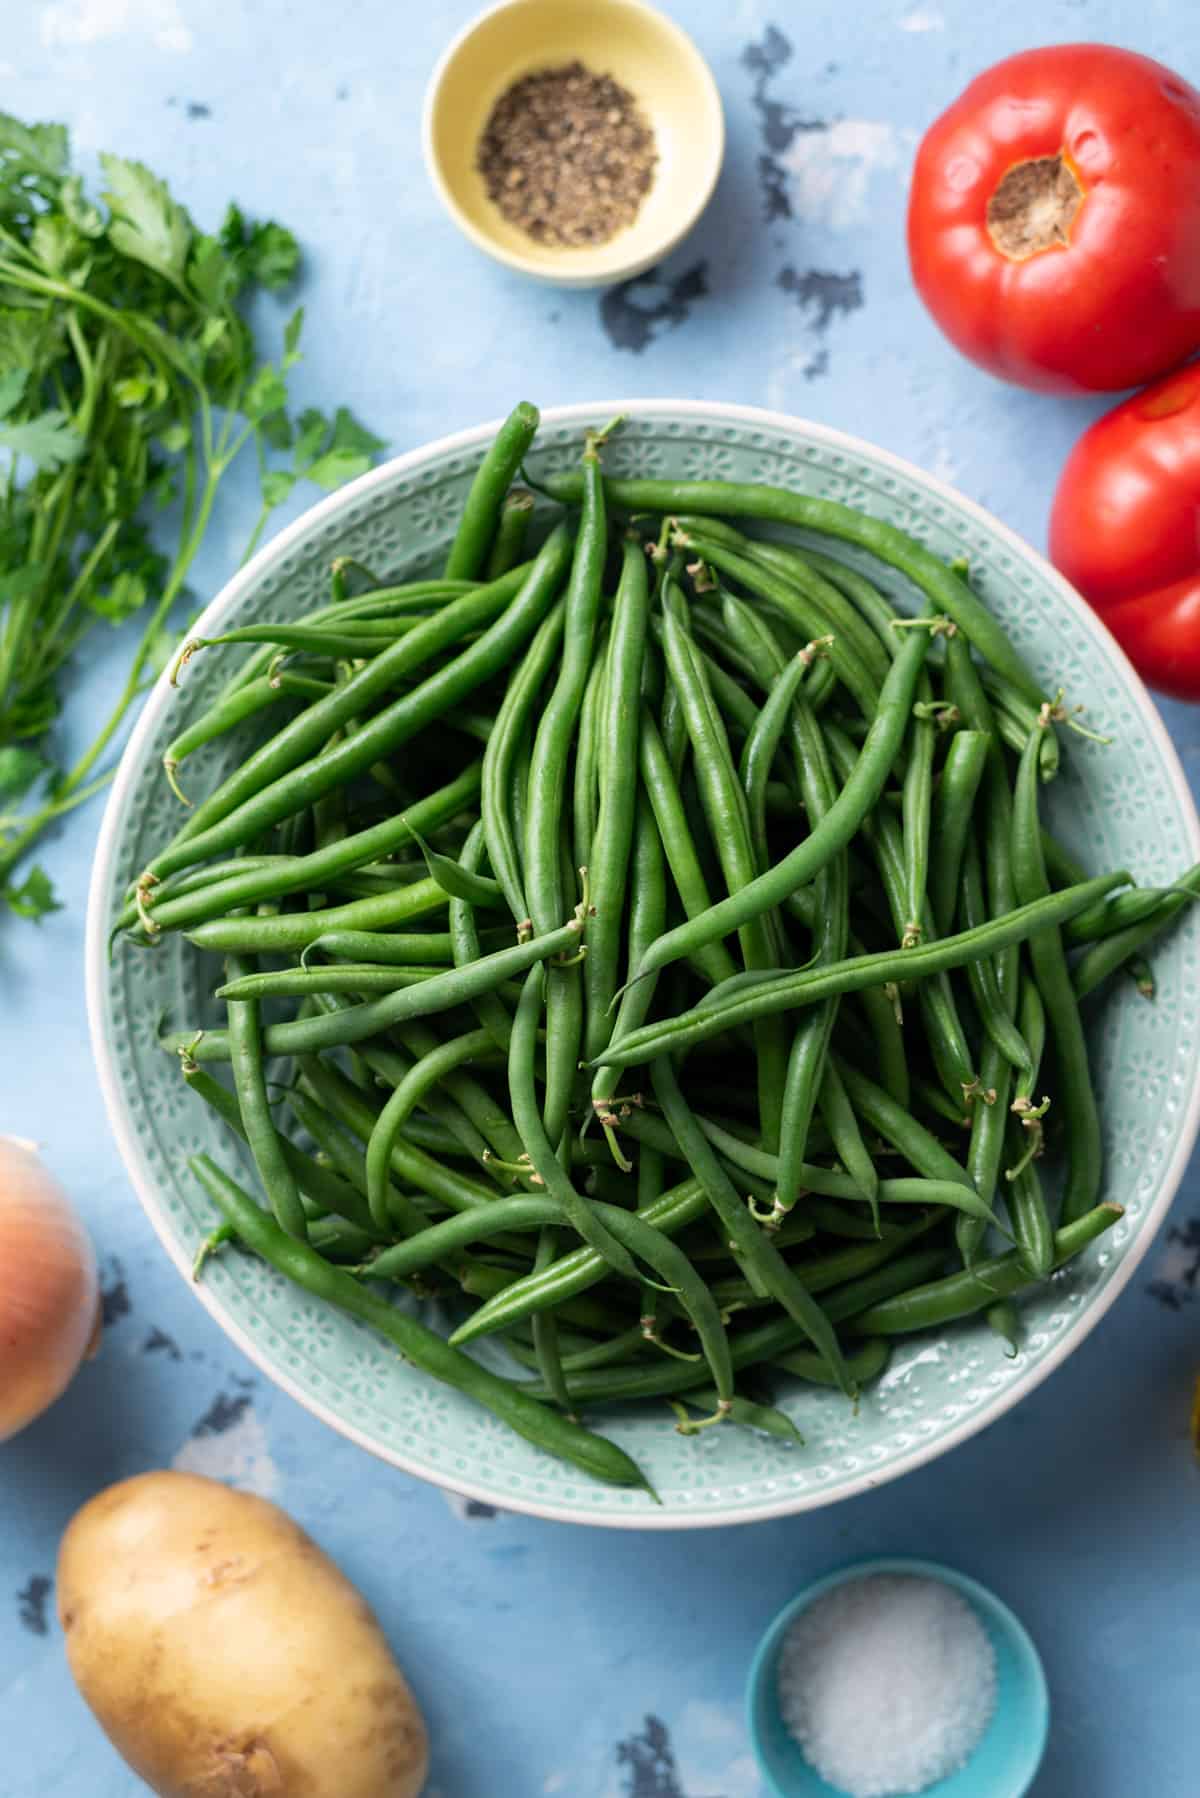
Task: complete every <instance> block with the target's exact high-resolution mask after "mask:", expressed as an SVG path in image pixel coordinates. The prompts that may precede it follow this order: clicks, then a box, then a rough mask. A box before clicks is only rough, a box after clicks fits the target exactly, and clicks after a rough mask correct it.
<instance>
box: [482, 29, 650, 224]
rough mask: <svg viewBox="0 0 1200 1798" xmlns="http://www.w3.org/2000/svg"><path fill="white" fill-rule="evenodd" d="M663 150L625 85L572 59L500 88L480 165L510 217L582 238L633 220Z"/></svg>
mask: <svg viewBox="0 0 1200 1798" xmlns="http://www.w3.org/2000/svg"><path fill="white" fill-rule="evenodd" d="M657 160H658V157H657V153H656V151H655V147H654V133H653V132H652V131H651V129H650V127H649V125H648V124H647V123H646V121H645V119H644V118H643V117H642V115H641V113H640V112H639V111H638V105H637V101H636V100H635V99H634V97H633V95H632V94H631V93H630V92H629V90H628V88H624V87H622V86H621V85H620V83H619V82H617V81H614V80H613V78H612V76H611V75H595V74H593V73H592V71H591V70H590V69H588V68H585V67H584V65H583V63H581V62H571V63H566V64H565V65H563V66H562V67H561V68H553V69H539V70H537V71H536V72H535V73H534V74H532V75H525V76H523V77H522V78H521V80H520V81H515V82H514V83H513V85H512V86H511V87H510V88H508V89H507V90H506V91H505V92H504V93H503V94H502V95H501V96H500V98H499V100H497V102H496V104H495V106H494V107H493V108H492V111H491V115H490V117H489V119H488V122H487V124H486V126H485V127H484V132H483V136H482V137H481V138H480V140H479V153H478V158H477V166H478V168H479V172H480V174H481V175H482V176H483V178H484V181H485V182H486V184H487V190H488V194H489V196H490V198H491V199H492V200H494V201H495V203H496V205H497V206H498V207H499V208H500V210H501V212H502V213H503V214H504V216H505V218H506V219H508V220H510V221H511V223H512V224H514V225H517V226H519V227H520V229H521V230H522V231H525V232H527V233H528V234H529V236H530V237H532V238H534V239H535V240H536V242H538V243H542V244H550V245H553V246H555V247H564V246H568V247H572V248H577V247H579V246H580V245H586V244H600V243H606V242H607V241H608V239H609V238H610V237H614V236H615V235H616V233H617V232H618V231H620V230H621V229H622V227H623V226H625V225H628V224H631V223H632V221H633V219H634V217H635V216H636V214H637V210H638V207H639V206H640V205H641V202H642V200H643V198H644V197H645V194H646V192H647V190H648V189H649V186H650V182H651V180H652V178H653V175H654V167H655V163H656V162H657Z"/></svg>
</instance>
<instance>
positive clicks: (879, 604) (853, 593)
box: [762, 542, 899, 661]
mask: <svg viewBox="0 0 1200 1798" xmlns="http://www.w3.org/2000/svg"><path fill="white" fill-rule="evenodd" d="M762 547H763V548H764V549H765V548H768V547H769V548H770V549H771V551H772V553H774V554H786V555H787V557H788V558H789V559H790V560H791V561H793V562H803V563H804V564H805V565H806V566H808V567H809V568H812V569H814V570H815V571H816V573H817V574H819V575H821V576H822V577H823V578H824V579H825V580H827V581H828V582H829V583H830V585H831V586H834V587H836V588H837V590H838V592H839V593H844V594H845V596H846V598H847V599H848V600H851V601H852V602H853V604H854V605H855V607H856V608H857V610H858V612H859V613H860V615H861V616H862V618H863V619H864V620H865V621H866V623H867V624H869V625H870V627H871V629H872V630H873V631H874V633H875V635H876V636H877V637H878V638H879V641H880V642H881V643H882V644H883V647H884V652H885V654H886V655H887V657H888V660H889V661H890V660H891V659H892V658H893V657H894V656H895V654H896V649H897V647H898V645H897V642H896V633H895V631H894V630H893V629H892V620H893V619H894V618H896V617H898V616H899V614H898V613H897V611H896V608H895V606H893V605H892V603H891V601H890V600H889V599H887V598H885V596H884V595H883V594H882V593H881V592H880V590H879V588H878V587H877V586H876V585H875V583H874V581H869V580H868V579H867V577H866V575H865V574H860V573H859V572H858V570H857V569H856V568H850V567H849V566H848V565H847V564H846V563H845V562H842V561H839V560H838V558H837V557H836V556H832V555H828V554H827V553H826V552H825V551H824V550H820V549H817V548H815V547H814V546H813V544H812V543H811V542H806V543H805V544H804V545H803V546H802V547H798V546H797V545H795V544H792V543H788V544H783V543H780V544H771V545H769V546H768V545H765V544H764V545H763V546H762Z"/></svg>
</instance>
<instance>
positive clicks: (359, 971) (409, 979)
mask: <svg viewBox="0 0 1200 1798" xmlns="http://www.w3.org/2000/svg"><path fill="white" fill-rule="evenodd" d="M444 972H445V969H444V968H440V967H432V968H406V967H401V968H377V967H374V966H372V965H370V964H369V963H368V964H366V965H357V966H356V965H355V964H354V963H352V962H347V963H339V964H338V965H337V966H333V965H331V964H329V963H320V964H318V965H317V966H315V967H303V968H278V969H274V970H272V971H271V972H270V973H267V974H245V975H242V976H241V977H240V978H239V979H237V980H230V981H227V982H226V983H225V985H224V986H219V987H218V988H217V990H216V993H215V995H214V997H215V998H218V999H278V998H286V999H307V998H308V997H309V995H310V994H311V993H357V994H360V995H364V994H368V993H394V992H398V991H399V990H400V988H401V987H406V986H418V985H419V984H420V983H421V981H422V980H432V979H433V978H434V976H435V975H438V974H442V973H444Z"/></svg>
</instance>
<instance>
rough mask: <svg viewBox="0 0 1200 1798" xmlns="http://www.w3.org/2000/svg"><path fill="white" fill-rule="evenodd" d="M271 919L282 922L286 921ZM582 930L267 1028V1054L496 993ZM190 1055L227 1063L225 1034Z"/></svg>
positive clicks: (550, 935) (568, 947) (175, 1043)
mask: <svg viewBox="0 0 1200 1798" xmlns="http://www.w3.org/2000/svg"><path fill="white" fill-rule="evenodd" d="M366 903H369V901H368V902H366ZM310 915H319V914H310ZM265 921H266V920H264V922H265ZM270 921H271V922H275V923H285V922H288V921H289V920H286V919H273V920H270ZM211 928H212V927H211V926H210V925H204V926H202V929H205V930H208V929H211ZM581 929H582V920H581V919H580V918H578V917H576V918H573V919H572V920H571V922H570V923H569V924H564V925H563V926H562V927H561V929H559V930H551V931H548V932H547V933H546V935H545V936H539V937H533V938H531V939H530V940H529V941H528V942H525V943H515V944H513V946H512V947H511V948H509V949H500V950H498V951H497V952H496V953H495V954H494V955H485V956H483V957H482V958H481V959H480V960H479V961H477V962H475V963H474V964H473V965H472V966H471V967H469V968H449V969H447V970H446V971H445V972H444V973H439V974H435V975H433V976H432V977H431V978H430V979H428V980H422V981H420V982H419V983H418V984H417V985H416V986H406V987H404V988H402V989H401V991H399V992H395V993H388V994H385V995H384V996H383V997H382V998H378V999H368V1000H365V1001H364V1002H363V1003H362V1004H361V1005H351V1006H348V1007H347V1008H346V1009H345V1010H344V1011H339V1012H338V1013H337V1014H336V1016H323V1017H316V1018H304V1017H299V1018H292V1019H290V1020H288V1021H287V1022H286V1023H282V1024H269V1025H268V1026H267V1028H266V1030H265V1031H264V1032H263V1042H264V1044H265V1047H266V1051H267V1053H268V1054H269V1055H306V1054H311V1053H314V1052H316V1051H318V1050H321V1049H332V1048H338V1047H341V1046H344V1045H345V1044H347V1043H361V1042H363V1041H365V1040H366V1039H367V1038H368V1037H372V1036H376V1035H378V1034H379V1033H380V1032H381V1031H384V1030H390V1029H393V1028H394V1027H395V1026H396V1025H397V1024H400V1023H402V1022H404V1020H406V1019H409V1018H421V1017H429V1016H431V1015H432V1014H434V1013H435V1012H440V1011H445V1010H448V1009H449V1008H450V1007H451V1006H454V1005H463V1004H470V1002H471V1000H472V999H474V998H475V997H476V996H477V995H478V994H479V993H489V992H495V990H496V988H497V987H498V986H499V985H500V984H501V982H502V981H504V980H508V979H511V978H512V977H513V976H514V975H517V974H523V973H525V972H526V970H527V969H529V968H531V967H533V966H534V965H535V964H536V963H538V962H540V961H542V960H544V959H546V958H548V957H549V956H552V955H562V954H570V953H572V952H573V951H574V950H575V949H577V948H578V945H579V933H580V931H581ZM193 1034H194V1033H193ZM188 1040H189V1038H188V1033H187V1032H186V1031H184V1032H181V1033H176V1034H175V1035H173V1036H171V1037H168V1038H165V1039H164V1046H165V1047H168V1048H178V1047H182V1046H184V1045H186V1043H187V1042H188ZM192 1052H193V1054H194V1056H195V1058H196V1060H197V1061H226V1060H228V1057H229V1044H228V1038H227V1034H226V1032H224V1031H220V1030H208V1031H204V1032H203V1033H202V1034H201V1035H200V1036H199V1037H198V1038H197V1039H196V1041H195V1043H194V1044H193V1051H192Z"/></svg>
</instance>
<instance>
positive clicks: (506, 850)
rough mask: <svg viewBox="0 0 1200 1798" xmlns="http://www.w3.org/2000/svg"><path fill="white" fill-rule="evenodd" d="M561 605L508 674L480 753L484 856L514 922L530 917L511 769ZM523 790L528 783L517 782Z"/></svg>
mask: <svg viewBox="0 0 1200 1798" xmlns="http://www.w3.org/2000/svg"><path fill="white" fill-rule="evenodd" d="M564 614H565V607H564V605H563V604H562V602H561V601H560V602H559V603H558V604H557V605H556V606H554V607H553V608H552V610H551V611H550V612H548V613H547V615H546V617H545V618H544V619H543V621H542V623H541V624H540V625H539V626H538V629H537V631H536V633H535V635H534V638H533V641H532V642H531V643H530V645H529V648H528V649H527V650H526V651H525V654H524V656H523V658H522V659H521V661H520V662H519V663H518V665H517V668H516V670H515V672H514V673H513V675H512V676H511V678H510V680H509V683H508V687H507V689H506V691H505V694H504V698H503V700H502V701H501V704H500V710H499V711H498V712H497V714H496V725H495V729H494V730H493V732H492V735H491V737H490V738H489V739H488V744H487V747H486V749H485V750H484V752H483V785H482V793H481V804H480V809H481V811H482V814H483V827H484V832H485V834H486V837H487V851H488V860H489V861H490V862H491V864H492V869H493V871H494V873H495V875H496V878H497V880H498V881H499V882H500V885H501V886H502V887H503V888H504V892H505V896H506V897H507V899H508V903H509V908H510V910H511V911H512V914H513V917H514V918H515V919H516V921H517V923H518V924H520V923H523V922H524V920H525V919H526V918H527V917H528V916H529V906H528V903H527V901H526V898H525V890H524V874H523V871H522V866H521V850H520V848H519V843H520V841H521V839H522V837H523V835H524V827H523V826H522V827H521V829H520V830H516V829H514V821H513V817H512V813H511V806H510V793H511V791H512V786H513V779H514V769H515V767H516V765H517V759H518V752H519V750H520V747H521V744H522V741H523V740H524V738H525V735H526V731H527V726H528V722H529V716H530V713H531V712H532V710H533V707H534V705H535V703H536V701H537V697H538V694H539V693H540V692H541V689H542V686H543V683H544V682H545V680H546V676H547V675H548V674H549V672H550V670H551V668H552V667H553V666H554V663H555V661H556V660H557V657H558V653H559V646H560V644H561V642H562V632H563V618H564ZM519 785H520V789H521V791H522V792H524V790H525V786H526V782H525V780H524V779H522V780H521V781H520V782H519Z"/></svg>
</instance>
